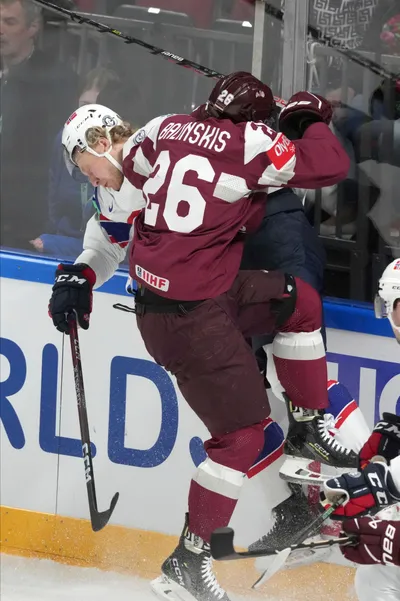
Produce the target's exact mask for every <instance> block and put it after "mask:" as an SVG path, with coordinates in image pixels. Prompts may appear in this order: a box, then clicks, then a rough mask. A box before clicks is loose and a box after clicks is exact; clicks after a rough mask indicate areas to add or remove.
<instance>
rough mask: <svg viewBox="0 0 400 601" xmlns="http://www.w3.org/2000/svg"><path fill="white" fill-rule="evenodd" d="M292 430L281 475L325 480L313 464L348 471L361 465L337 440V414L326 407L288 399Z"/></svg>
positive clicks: (314, 481) (308, 481)
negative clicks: (301, 404)
mask: <svg viewBox="0 0 400 601" xmlns="http://www.w3.org/2000/svg"><path fill="white" fill-rule="evenodd" d="M287 404H288V412H289V430H288V433H287V437H286V442H285V447H284V452H285V455H286V461H285V463H284V464H283V466H282V468H281V470H280V475H281V477H282V478H283V479H284V480H289V481H292V482H301V483H306V484H321V483H322V482H323V480H324V478H323V477H322V476H321V475H320V474H318V473H315V472H312V471H310V469H309V467H308V466H309V464H310V462H312V461H318V462H320V463H323V464H324V465H329V466H331V467H334V468H343V469H346V470H347V471H349V470H352V469H353V470H357V469H358V457H357V455H356V454H355V453H354V451H352V450H351V449H348V448H346V447H344V446H342V445H341V444H339V443H338V442H337V441H336V440H335V435H334V429H335V428H334V419H333V416H330V415H329V414H326V413H325V411H323V410H316V409H315V410H313V409H302V408H300V407H294V406H293V405H292V404H291V402H290V401H289V400H287Z"/></svg>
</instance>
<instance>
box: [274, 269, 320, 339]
mask: <svg viewBox="0 0 400 601" xmlns="http://www.w3.org/2000/svg"><path fill="white" fill-rule="evenodd" d="M294 280H295V282H296V290H297V293H296V306H295V308H294V311H293V314H292V316H291V317H290V319H288V320H287V321H286V323H285V324H284V325H283V326H281V327H280V328H279V330H280V331H284V332H313V331H315V330H319V329H320V328H321V326H322V302H321V298H320V296H319V294H318V292H317V291H316V290H314V288H313V287H312V286H310V285H309V284H307V282H304V281H303V280H301V279H300V278H294Z"/></svg>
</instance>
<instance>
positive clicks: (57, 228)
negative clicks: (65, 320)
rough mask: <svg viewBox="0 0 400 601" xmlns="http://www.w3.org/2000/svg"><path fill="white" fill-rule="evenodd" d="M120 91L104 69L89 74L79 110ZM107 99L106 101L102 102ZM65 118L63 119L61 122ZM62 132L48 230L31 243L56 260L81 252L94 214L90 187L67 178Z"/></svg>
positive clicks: (51, 179) (115, 79)
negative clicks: (84, 234) (110, 93)
mask: <svg viewBox="0 0 400 601" xmlns="http://www.w3.org/2000/svg"><path fill="white" fill-rule="evenodd" d="M108 89H111V90H113V91H114V90H115V91H116V93H117V92H118V90H119V89H120V80H119V78H118V76H117V75H116V74H115V73H114V71H111V70H110V69H106V68H103V67H98V68H96V69H93V70H92V71H90V72H89V73H88V74H87V76H86V78H85V81H84V83H83V89H82V93H81V95H80V97H79V106H83V105H85V104H93V103H96V102H99V103H100V104H105V105H106V106H112V108H114V106H113V105H112V104H107V103H106V102H103V101H102V100H101V99H100V98H99V94H101V93H102V92H104V91H105V90H108ZM105 99H106V98H105ZM67 117H68V114H66V115H64V121H65V120H66V119H67ZM61 136H62V128H61V130H60V132H59V133H58V135H57V137H56V140H55V142H54V146H53V152H52V162H51V166H50V174H49V189H48V210H49V223H50V228H49V230H48V231H47V233H45V234H41V235H40V236H39V237H38V238H36V239H34V240H32V241H31V244H32V246H33V247H34V248H35V249H36V250H37V251H39V252H43V253H45V254H48V255H52V256H57V257H62V258H65V257H76V256H77V255H78V254H79V253H80V252H81V251H82V241H83V232H84V230H85V226H86V222H87V221H88V219H89V218H90V217H91V215H92V214H93V206H92V202H91V199H92V196H93V187H92V186H91V185H90V183H89V182H88V181H87V180H86V179H85V178H82V177H81V178H77V179H74V178H73V177H71V175H70V174H69V172H68V170H67V168H66V166H65V161H64V154H63V148H62V144H61Z"/></svg>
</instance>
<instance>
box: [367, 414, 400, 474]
mask: <svg viewBox="0 0 400 601" xmlns="http://www.w3.org/2000/svg"><path fill="white" fill-rule="evenodd" d="M399 455H400V417H399V416H398V415H395V414H394V413H384V414H383V419H381V421H379V422H378V423H377V424H376V426H375V428H374V429H373V432H372V434H371V436H370V437H369V438H368V440H367V442H366V443H365V445H364V446H363V448H362V449H361V451H360V467H361V468H364V467H365V466H367V465H368V463H369V462H370V461H371V459H373V457H376V456H380V457H383V458H384V459H385V460H386V461H387V462H388V463H389V462H390V461H391V460H392V459H394V458H395V457H398V456H399Z"/></svg>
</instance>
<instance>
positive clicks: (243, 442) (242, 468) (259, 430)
mask: <svg viewBox="0 0 400 601" xmlns="http://www.w3.org/2000/svg"><path fill="white" fill-rule="evenodd" d="M263 447H264V425H263V422H260V423H258V424H254V425H253V426H248V427H246V428H241V429H240V430H236V431H234V432H230V433H229V434H225V435H223V436H218V437H213V438H211V439H210V440H208V441H207V442H206V443H205V444H204V448H205V450H206V452H207V455H208V457H209V459H210V460H211V461H212V462H213V463H216V464H219V465H220V466H225V467H226V468H230V469H232V470H236V471H239V472H242V473H246V472H247V471H248V470H249V469H250V467H251V466H252V465H253V463H254V461H255V460H256V459H257V457H258V456H259V454H260V453H261V451H262V449H263ZM206 461H207V460H206Z"/></svg>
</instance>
